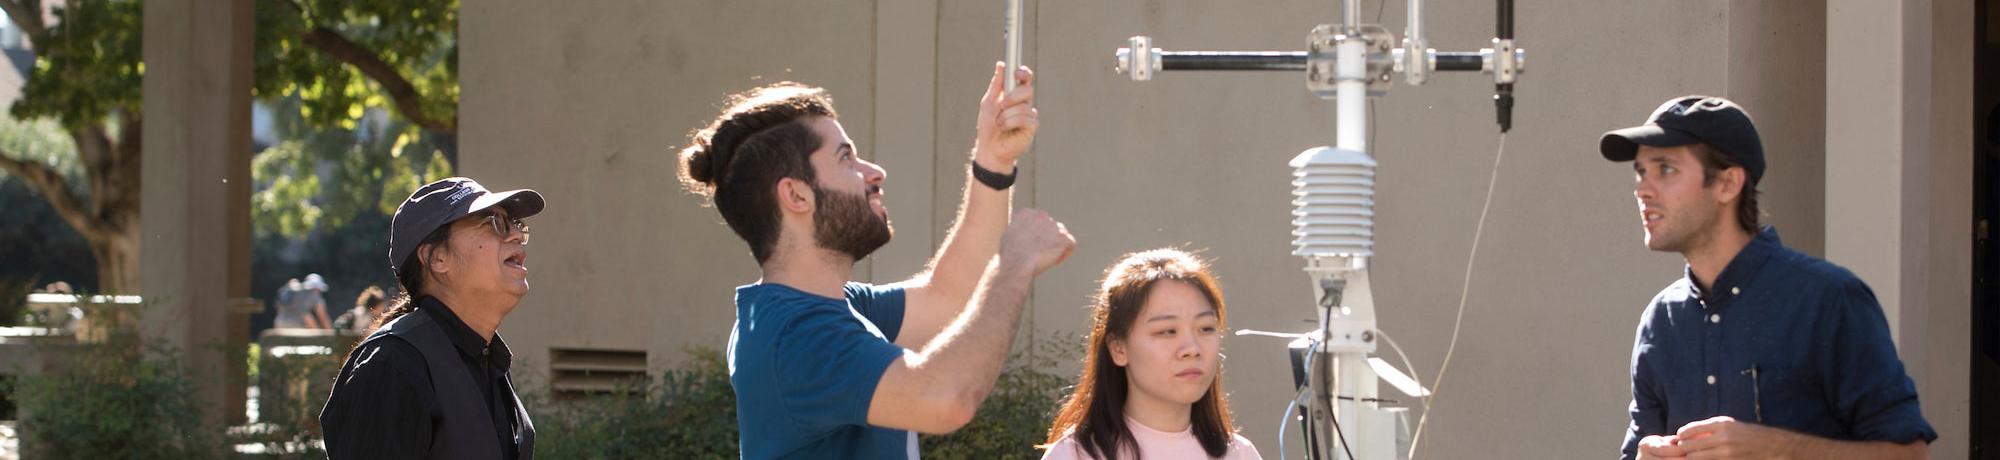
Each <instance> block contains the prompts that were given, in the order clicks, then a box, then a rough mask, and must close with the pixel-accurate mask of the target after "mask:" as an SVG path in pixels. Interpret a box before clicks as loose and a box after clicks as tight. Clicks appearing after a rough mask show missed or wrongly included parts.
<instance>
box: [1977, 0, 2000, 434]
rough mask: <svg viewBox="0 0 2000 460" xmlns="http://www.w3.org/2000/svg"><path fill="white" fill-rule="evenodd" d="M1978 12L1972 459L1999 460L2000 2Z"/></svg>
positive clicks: (1989, 1) (1981, 5)
mask: <svg viewBox="0 0 2000 460" xmlns="http://www.w3.org/2000/svg"><path fill="white" fill-rule="evenodd" d="M1973 10H1974V12H1975V15H1974V17H1975V18H1976V19H1974V21H1975V22H1976V24H1975V25H1974V32H1973V36H1974V40H1976V42H1975V44H1974V45H1973V48H1974V51H1973V54H1974V55H1975V56H1976V57H1974V59H1975V61H1976V62H1974V63H1973V79H1972V81H1973V90H1972V93H1973V100H1974V106H1973V107H1975V109H1974V114H1973V131H1974V132H1975V133H1977V136H1975V137H1974V139H1975V140H1974V141H1973V142H1974V143H1975V145H1974V147H1973V151H1974V152H1976V153H1975V154H1974V155H1975V157H1976V158H1974V159H1973V171H1974V175H1973V179H1972V187H1973V190H1974V192H1973V193H1974V196H1973V198H1972V207H1973V209H1972V222H1973V238H1974V240H1973V243H1972V244H1973V256H1972V260H1973V262H1972V263H1973V267H1972V278H1973V279H1972V345H1973V350H1974V352H1973V353H1972V363H1971V364H1972V427H1971V428H1972V440H1971V441H1972V458H2000V0H1982V1H1978V2H1974V6H1973Z"/></svg>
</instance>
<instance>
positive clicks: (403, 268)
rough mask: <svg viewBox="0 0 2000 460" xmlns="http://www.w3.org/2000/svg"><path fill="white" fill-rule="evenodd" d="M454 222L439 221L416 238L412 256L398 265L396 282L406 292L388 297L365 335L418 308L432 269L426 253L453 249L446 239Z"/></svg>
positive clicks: (448, 238)
mask: <svg viewBox="0 0 2000 460" xmlns="http://www.w3.org/2000/svg"><path fill="white" fill-rule="evenodd" d="M453 222H456V221H453ZM451 224H452V222H446V223H445V224H444V225H439V226H438V228H437V229H436V230H431V233H430V234H429V235H424V239H423V240H420V241H418V242H417V250H415V251H410V257H409V258H407V259H404V260H403V263H401V264H397V265H396V266H397V267H399V269H398V270H397V271H396V283H397V284H400V285H402V288H403V292H401V293H399V294H397V295H396V298H395V299H393V300H390V301H389V311H388V312H386V313H383V314H382V315H381V316H376V317H375V322H374V323H371V324H369V325H368V331H367V332H365V333H364V335H366V334H373V333H375V330H376V329H380V328H381V327H382V325H384V324H389V322H390V321H395V320H396V318H401V317H403V315H407V314H410V312H411V311H413V310H416V309H417V299H420V298H423V296H424V294H425V292H424V274H425V273H426V272H429V271H430V266H429V265H428V263H427V262H428V261H426V260H425V259H424V257H423V256H425V255H427V254H431V253H434V252H436V251H438V250H439V249H443V250H447V251H449V250H450V249H449V246H446V245H445V242H446V241H448V240H450V239H451ZM354 346H356V347H359V346H361V344H359V343H356V344H355V345H354Z"/></svg>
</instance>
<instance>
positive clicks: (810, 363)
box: [729, 283, 916, 459]
mask: <svg viewBox="0 0 2000 460" xmlns="http://www.w3.org/2000/svg"><path fill="white" fill-rule="evenodd" d="M845 290H846V294H847V298H845V299H835V298H828V297H822V296H818V295H814V294H810V293H806V292H804V291H800V290H797V289H793V288H791V287H789V286H785V285H781V284H771V283H762V284H752V285H747V286H743V287H739V288H736V326H735V330H734V331H732V332H731V333H730V335H729V383H730V385H732V386H734V387H735V388H736V430H737V440H738V441H737V442H738V443H739V447H741V448H742V454H743V458H745V459H777V458H816V459H818V458H867V459H875V458H906V457H908V458H914V455H912V454H914V453H915V450H916V436H915V434H913V433H910V432H907V431H902V430H894V429H889V428H881V427H874V426H869V425H868V404H869V402H870V401H872V400H873V399H874V397H875V385H876V384H877V383H879V382H881V380H882V373H883V372H885V371H887V370H888V369H889V364H890V363H893V362H895V360H896V359H897V358H899V357H901V356H902V354H903V349H902V348H901V347H897V346H896V344H895V343H894V341H895V339H896V332H897V331H898V330H901V329H902V327H903V289H902V288H898V287H882V286H873V285H868V284H862V283H848V284H847V286H846V288H845Z"/></svg>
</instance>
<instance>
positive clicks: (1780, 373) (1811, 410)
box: [1746, 368, 1835, 426]
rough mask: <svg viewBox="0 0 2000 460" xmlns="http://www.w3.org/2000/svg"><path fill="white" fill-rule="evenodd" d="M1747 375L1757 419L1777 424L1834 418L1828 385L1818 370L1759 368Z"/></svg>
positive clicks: (1750, 396)
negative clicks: (1828, 396) (1829, 402)
mask: <svg viewBox="0 0 2000 460" xmlns="http://www.w3.org/2000/svg"><path fill="white" fill-rule="evenodd" d="M1751 374H1752V375H1749V376H1748V380H1749V384H1750V388H1749V390H1750V391H1749V394H1748V396H1749V398H1750V400H1749V401H1746V402H1748V403H1749V408H1750V413H1751V415H1752V416H1753V417H1756V419H1755V420H1754V421H1756V422H1758V423H1763V424H1769V425H1777V426H1798V424H1800V423H1812V422H1814V421H1831V420H1830V419H1831V417H1833V416H1834V415H1835V414H1833V411H1831V410H1829V408H1830V407H1831V406H1829V405H1828V404H1827V401H1828V400H1827V398H1826V387H1825V385H1824V380H1823V379H1822V378H1821V377H1820V376H1819V374H1817V373H1815V372H1812V371H1810V370H1806V369H1794V368H1775V369H1764V368H1757V369H1756V371H1755V372H1753V373H1751Z"/></svg>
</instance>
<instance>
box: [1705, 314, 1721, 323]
mask: <svg viewBox="0 0 2000 460" xmlns="http://www.w3.org/2000/svg"><path fill="white" fill-rule="evenodd" d="M1708 322H1711V323H1721V322H1722V315H1719V314H1710V315H1708Z"/></svg>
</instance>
